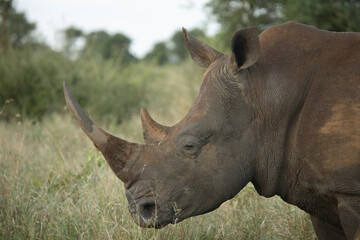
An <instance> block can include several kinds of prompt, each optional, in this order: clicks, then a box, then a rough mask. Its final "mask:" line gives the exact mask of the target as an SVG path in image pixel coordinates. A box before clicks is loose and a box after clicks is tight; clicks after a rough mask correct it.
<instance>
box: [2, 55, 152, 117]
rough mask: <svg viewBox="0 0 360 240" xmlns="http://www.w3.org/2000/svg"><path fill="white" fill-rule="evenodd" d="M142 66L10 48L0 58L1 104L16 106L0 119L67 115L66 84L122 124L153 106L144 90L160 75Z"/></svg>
mask: <svg viewBox="0 0 360 240" xmlns="http://www.w3.org/2000/svg"><path fill="white" fill-rule="evenodd" d="M141 68H142V67H141V65H132V66H122V67H121V66H119V64H118V63H115V62H112V61H103V62H98V61H95V60H91V59H79V60H77V61H71V60H69V59H68V58H66V57H64V56H63V55H62V54H60V53H57V52H54V51H52V50H49V49H37V50H34V49H19V50H16V49H9V50H8V51H6V52H4V53H3V54H2V57H1V58H0V79H1V81H0V106H2V105H3V104H4V103H5V101H6V100H9V99H13V102H11V103H10V104H8V105H7V106H6V111H4V112H3V114H2V116H0V119H10V118H11V117H13V116H15V115H20V116H22V117H26V118H30V119H37V120H38V119H41V118H42V117H43V115H45V114H50V113H53V112H62V111H63V107H64V96H63V92H62V83H63V81H66V82H67V83H68V85H69V86H70V87H71V89H72V90H73V91H74V94H75V95H76V96H77V98H78V99H79V101H80V103H81V104H82V105H83V106H84V107H87V108H88V110H90V111H91V112H92V113H93V114H94V115H95V116H104V117H106V118H108V119H114V120H116V121H117V122H120V121H122V120H123V119H124V118H126V117H129V116H130V115H131V114H132V113H133V112H134V111H138V110H139V109H140V106H141V105H144V104H145V103H146V102H147V99H146V96H144V94H143V92H144V89H145V88H147V86H148V85H149V83H150V81H151V80H152V79H153V78H154V77H155V74H154V73H151V72H145V71H142V69H141Z"/></svg>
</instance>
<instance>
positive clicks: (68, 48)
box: [62, 26, 83, 57]
mask: <svg viewBox="0 0 360 240" xmlns="http://www.w3.org/2000/svg"><path fill="white" fill-rule="evenodd" d="M62 33H63V37H64V49H63V51H64V53H65V55H66V56H67V57H72V55H73V54H74V51H75V49H74V45H75V42H76V41H77V40H78V39H79V38H81V37H83V32H82V31H81V30H80V29H78V28H76V27H73V26H71V27H68V28H66V29H64V30H63V31H62Z"/></svg>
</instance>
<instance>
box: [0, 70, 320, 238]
mask: <svg viewBox="0 0 360 240" xmlns="http://www.w3.org/2000/svg"><path fill="white" fill-rule="evenodd" d="M184 68H185V69H184ZM186 68H187V69H186ZM181 70H183V72H182V73H180V71H181ZM159 71H160V70H159ZM161 71H164V76H165V78H167V79H166V81H164V79H162V80H161V79H155V80H154V86H161V87H162V88H165V90H166V91H167V90H168V91H169V95H167V96H156V97H154V102H153V105H150V109H149V110H150V112H151V113H154V114H155V115H154V118H155V119H157V120H159V121H160V122H162V123H171V124H173V123H176V122H177V121H178V120H179V119H180V118H181V116H183V115H184V114H185V112H186V111H187V109H188V108H189V107H190V104H191V102H192V100H193V97H194V95H195V94H196V91H195V90H196V87H198V85H199V80H200V78H201V74H202V73H201V72H200V71H198V70H195V68H192V67H189V66H185V67H182V68H180V69H178V68H175V67H174V68H173V69H171V68H170V69H163V70H161ZM193 78H195V79H198V80H197V81H195V80H192V79H193ZM194 89H195V90H194ZM166 91H164V92H166ZM74 94H75V95H76V93H74ZM165 102H166V103H167V104H165V105H164V103H165ZM107 129H110V131H111V132H113V133H114V134H117V135H120V136H122V137H125V138H127V139H129V140H132V141H139V140H140V138H141V129H140V120H139V117H138V116H134V117H133V118H132V119H130V120H128V121H126V122H123V123H122V124H121V125H120V126H116V125H111V124H110V125H109V126H107ZM120 133H121V134H120ZM314 237H315V235H314V233H313V230H312V226H311V223H310V220H309V217H308V215H307V214H305V213H304V212H302V211H300V210H299V209H298V208H296V207H293V206H290V205H288V204H285V203H284V202H283V201H282V200H281V199H280V198H278V197H274V198H271V199H265V198H263V197H260V196H258V195H257V193H256V192H255V190H254V188H253V187H252V186H251V185H248V186H247V187H246V188H245V189H243V190H242V191H241V192H240V193H239V194H238V195H237V196H236V197H235V198H234V199H232V200H230V201H227V202H226V203H224V204H223V205H222V206H221V207H220V208H219V209H217V210H216V211H214V212H212V213H209V214H205V215H202V216H198V217H194V218H190V219H188V220H185V221H183V222H181V223H180V224H177V225H170V226H167V227H166V228H164V229H161V230H154V229H142V228H139V227H137V226H136V225H135V224H134V222H133V220H132V219H131V216H130V214H129V212H128V210H127V202H126V199H125V196H124V191H123V186H122V183H121V182H120V181H119V180H118V179H117V178H116V177H115V176H114V174H113V173H112V172H111V170H110V169H109V167H108V166H107V165H106V163H105V161H104V159H103V158H102V156H101V154H100V153H99V152H98V151H96V150H95V148H94V147H93V146H92V144H91V143H90V141H89V140H88V139H87V137H86V136H85V134H83V133H82V132H81V130H80V128H79V127H77V126H76V124H75V122H74V121H73V120H72V119H71V117H70V114H68V113H66V114H64V115H52V116H49V117H46V118H44V120H43V122H41V123H33V122H31V121H21V122H20V121H17V120H16V119H14V120H13V121H12V122H10V123H5V122H0V239H314Z"/></svg>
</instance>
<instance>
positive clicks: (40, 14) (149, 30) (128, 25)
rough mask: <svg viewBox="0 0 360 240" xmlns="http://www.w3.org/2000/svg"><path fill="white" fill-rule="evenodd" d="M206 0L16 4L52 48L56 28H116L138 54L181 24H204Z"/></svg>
mask: <svg viewBox="0 0 360 240" xmlns="http://www.w3.org/2000/svg"><path fill="white" fill-rule="evenodd" d="M206 2H208V0H17V1H16V7H17V9H18V10H20V11H24V12H25V13H26V16H27V18H28V19H29V21H31V22H35V23H36V26H37V32H36V33H37V35H38V36H40V37H41V38H42V39H43V40H45V41H46V43H48V44H50V45H51V46H53V47H54V48H58V47H60V37H59V33H58V32H59V30H60V29H64V28H66V27H68V26H70V25H72V26H75V27H77V28H80V29H82V30H83V31H85V32H89V31H95V30H100V29H102V30H105V31H107V32H109V33H115V32H120V33H123V34H125V35H126V36H128V37H129V38H130V39H131V40H132V45H131V52H132V53H133V54H135V55H136V56H138V57H142V56H143V55H144V54H145V53H146V52H148V51H149V50H150V49H151V48H152V45H153V44H154V43H156V42H159V41H165V40H167V39H169V38H170V37H171V36H172V34H173V33H174V32H175V31H177V30H181V27H185V28H187V29H191V28H194V27H201V28H206V29H207V33H208V34H214V32H215V31H216V28H217V25H216V24H215V23H214V22H212V23H210V21H209V20H208V18H209V17H208V15H207V12H206V11H208V10H206V9H205V7H204V5H205V3H206Z"/></svg>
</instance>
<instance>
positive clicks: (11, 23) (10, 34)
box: [0, 0, 36, 49]
mask: <svg viewBox="0 0 360 240" xmlns="http://www.w3.org/2000/svg"><path fill="white" fill-rule="evenodd" d="M35 27H36V25H35V24H34V23H30V22H29V21H28V20H27V18H26V16H25V13H22V12H17V11H16V10H15V8H14V1H13V0H0V34H1V35H0V39H1V48H2V49H6V48H8V47H9V46H12V47H14V48H17V47H21V46H23V45H24V44H25V42H26V41H27V40H29V39H30V34H31V32H32V31H33V30H34V29H35Z"/></svg>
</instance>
